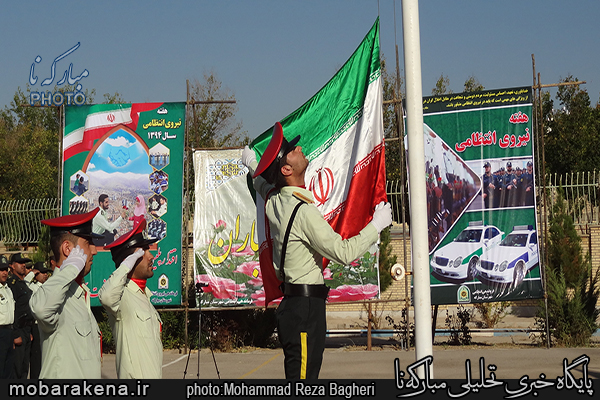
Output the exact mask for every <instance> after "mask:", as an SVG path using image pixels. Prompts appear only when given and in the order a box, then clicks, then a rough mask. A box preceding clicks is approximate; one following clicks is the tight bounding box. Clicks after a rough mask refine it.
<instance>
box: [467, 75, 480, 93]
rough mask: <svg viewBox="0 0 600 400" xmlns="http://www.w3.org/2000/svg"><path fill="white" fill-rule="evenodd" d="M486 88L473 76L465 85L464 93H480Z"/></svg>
mask: <svg viewBox="0 0 600 400" xmlns="http://www.w3.org/2000/svg"><path fill="white" fill-rule="evenodd" d="M484 89H485V87H484V86H483V85H482V84H481V83H480V82H479V80H478V79H477V78H476V77H475V76H474V75H471V76H469V77H468V78H467V80H466V81H465V85H464V90H463V91H464V92H480V91H482V90H484Z"/></svg>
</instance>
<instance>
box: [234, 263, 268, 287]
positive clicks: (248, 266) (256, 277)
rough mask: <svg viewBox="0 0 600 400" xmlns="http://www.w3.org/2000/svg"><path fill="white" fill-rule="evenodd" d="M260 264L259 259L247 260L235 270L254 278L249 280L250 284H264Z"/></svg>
mask: <svg viewBox="0 0 600 400" xmlns="http://www.w3.org/2000/svg"><path fill="white" fill-rule="evenodd" d="M259 266H260V262H258V261H246V262H245V263H241V264H240V265H238V266H237V268H236V269H234V270H233V272H239V273H240V274H244V275H247V276H249V277H250V278H252V279H250V280H249V281H248V284H250V285H252V286H262V275H261V273H260V268H259ZM255 271H256V272H255Z"/></svg>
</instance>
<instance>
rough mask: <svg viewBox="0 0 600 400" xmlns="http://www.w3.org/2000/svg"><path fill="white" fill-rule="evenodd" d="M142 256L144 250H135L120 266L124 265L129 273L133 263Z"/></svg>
mask: <svg viewBox="0 0 600 400" xmlns="http://www.w3.org/2000/svg"><path fill="white" fill-rule="evenodd" d="M143 256H144V250H142V249H137V250H136V251H135V252H134V253H133V254H130V255H128V256H127V258H125V259H124V260H123V262H122V263H121V265H125V266H126V267H127V269H129V271H130V272H131V270H132V269H133V267H135V263H136V261H137V260H138V258H142V257H143Z"/></svg>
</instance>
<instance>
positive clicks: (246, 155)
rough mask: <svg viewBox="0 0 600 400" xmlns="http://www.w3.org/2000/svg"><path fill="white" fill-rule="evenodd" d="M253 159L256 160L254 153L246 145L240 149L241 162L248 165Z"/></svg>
mask: <svg viewBox="0 0 600 400" xmlns="http://www.w3.org/2000/svg"><path fill="white" fill-rule="evenodd" d="M254 161H256V153H255V152H254V150H251V149H250V147H248V145H246V146H244V150H242V164H244V165H245V166H246V167H249V166H250V164H252V162H254Z"/></svg>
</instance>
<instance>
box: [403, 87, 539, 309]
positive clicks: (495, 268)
mask: <svg viewBox="0 0 600 400" xmlns="http://www.w3.org/2000/svg"><path fill="white" fill-rule="evenodd" d="M423 114H424V115H423V121H424V127H423V135H424V144H425V164H424V167H425V179H426V180H427V185H426V187H427V215H428V233H429V234H428V238H429V265H430V282H431V300H432V304H456V303H478V302H488V301H508V300H519V299H531V298H540V297H542V295H543V289H542V281H541V274H540V265H539V259H540V257H539V251H538V241H537V236H538V235H537V231H536V226H537V224H536V211H535V210H536V209H535V190H534V187H535V186H534V183H535V182H534V171H533V167H534V163H533V155H534V144H533V132H532V121H531V118H532V90H531V88H530V87H520V88H511V89H500V90H487V91H481V92H472V93H457V94H447V95H441V96H431V97H425V98H424V99H423ZM405 143H406V145H407V146H406V147H407V151H408V143H407V140H406V137H405Z"/></svg>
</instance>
